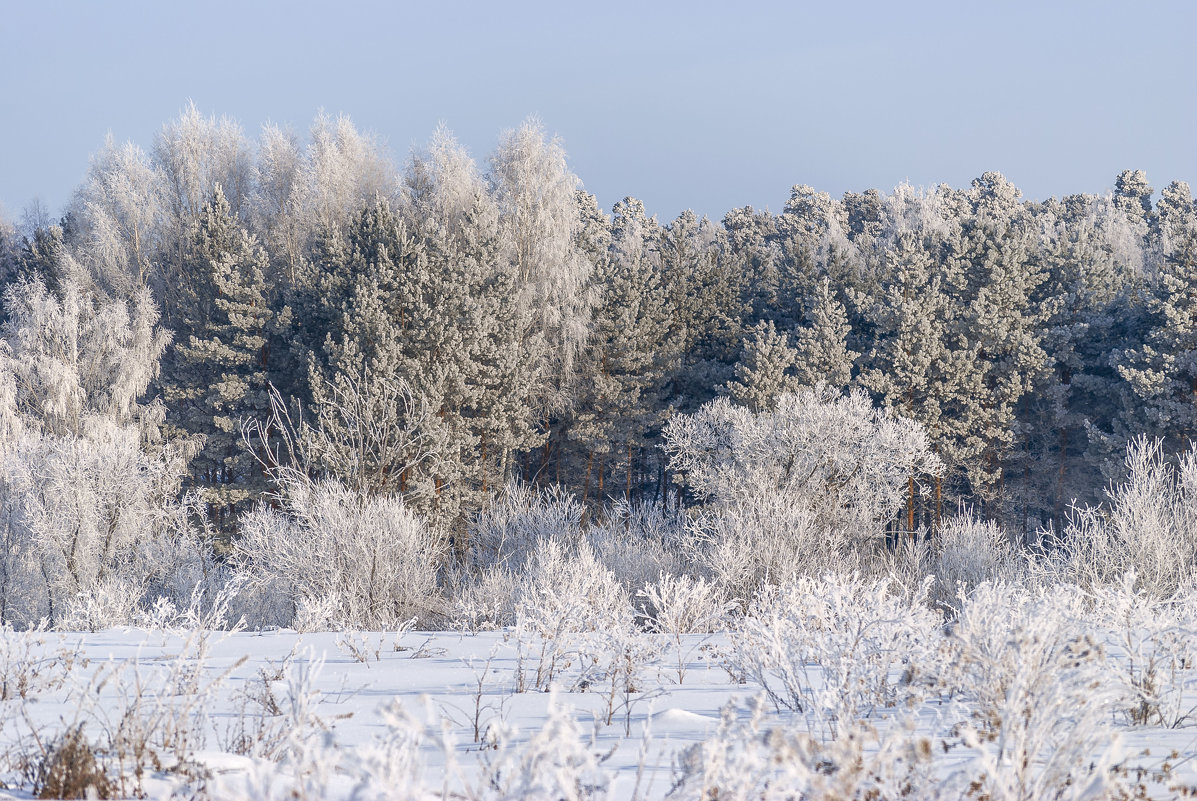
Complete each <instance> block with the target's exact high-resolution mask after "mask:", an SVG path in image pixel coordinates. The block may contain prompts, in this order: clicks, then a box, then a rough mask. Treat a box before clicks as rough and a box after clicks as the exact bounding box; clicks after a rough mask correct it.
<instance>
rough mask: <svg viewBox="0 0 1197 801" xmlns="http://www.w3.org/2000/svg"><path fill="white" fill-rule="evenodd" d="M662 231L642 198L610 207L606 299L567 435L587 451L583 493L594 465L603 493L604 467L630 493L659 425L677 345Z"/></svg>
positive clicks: (602, 269) (603, 266) (601, 276)
mask: <svg viewBox="0 0 1197 801" xmlns="http://www.w3.org/2000/svg"><path fill="white" fill-rule="evenodd" d="M589 202H591V203H592V202H593V201H589ZM591 216H593V215H591ZM659 235H660V229H659V227H658V225H657V222H656V219H655V218H650V217H648V216H647V215H646V213H645V211H644V204H643V203H641V202H640V201H639V200H636V199H634V198H625V199H624V200H622V201H620V202H619V203H617V204H616V205H615V209H614V216H613V219H612V222H611V233H610V241H611V247H610V253H609V256H608V257H607V258H606V259H605V260H604V261H602V262H600V264H599V273H598V280H599V282H600V284H601V285H602V287H603V296H602V299H601V300H600V302H599V306H598V307H597V308H596V309H595V312H594V315H593V322H592V330H591V333H590V340H589V343H588V346H587V357H588V358H587V360H588V361H589V362H590V363H591V364H592V365H593V367H594V370H595V372H594V374H593V375H592V376H591V378H590V380H589V381H588V382H587V383H586V384H585V385H584V387H583V388H582V390H581V393H580V402H579V411H578V413H577V417H576V419H575V421H574V425H573V430H572V431H571V434H570V436H572V437H573V438H574V439H576V440H578V441H580V442H581V443H582V444H583V445H584V446H585V447H586V449H587V469H586V479H585V482H584V489H583V494H584V495H588V494H589V490H590V479H591V475H592V474H593V473H594V472H595V471H596V469H597V482H596V483H597V489H598V493H599V495H600V496H601V495H602V493H603V492H604V491H605V484H604V480H605V479H604V476H605V473H606V471H607V469H608V468H610V470H611V472H614V471H615V470H616V465H619V466H620V468H621V469H622V472H623V474H624V476H623V477H624V479H625V481H624V495H625V497H630V496H631V494H632V491H633V488H634V485H635V483H636V479H635V474H636V471H637V469H638V466H639V465H638V461H639V460H638V457H639V456H640V454H641V451H642V449H644V448H645V447H646V446H647V445H648V444H649V441H650V438H651V437H652V436H653V435H654V434H655V433H656V431H657V430H658V429H659V427H660V425H661V424H662V423H663V422H664V417H665V412H664V403H663V398H664V393H665V391H666V381H667V380H668V377H669V376H670V375H671V374H672V373H673V371H674V370H675V369H676V359H677V358H678V350H677V343H676V341H674V340H672V338H671V336H670V334H671V323H672V317H671V309H670V303H669V297H668V293H667V290H666V289H665V287H664V286H663V285H662V271H661V262H660V256H659V253H658V252H657V241H658V237H659ZM596 458H597V466H596V465H595V460H596Z"/></svg>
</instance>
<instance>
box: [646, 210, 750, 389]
mask: <svg viewBox="0 0 1197 801" xmlns="http://www.w3.org/2000/svg"><path fill="white" fill-rule="evenodd" d="M726 239H727V236H726V233H725V232H723V231H721V230H720V229H719V228H718V227H717V226H716V225H714V224H713V223H712V222H711V221H710V220H708V219H706V218H705V217H704V218H702V219H699V218H698V217H697V216H696V215H695V214H694V212H692V211H689V210H687V211H684V212H682V213H681V214H680V215H678V217H677V219H675V220H674V221H673V222H672V223H670V224H669V225H667V226H666V227H665V228H664V229H663V230H662V232H661V236H660V238H659V242H660V244H659V249H660V258H661V269H662V273H663V282H664V285H665V289H666V290H667V291H668V292H669V297H670V308H671V309H672V315H673V321H672V329H673V336H674V337H675V341H676V343H677V347H678V348H679V350H680V351H681V360H680V362H679V364H678V371H677V375H676V377H675V378H674V380H673V388H672V398H671V403H672V404H673V405H674V407H675V408H678V409H679V410H681V411H693V410H694V409H696V408H697V407H698V406H700V405H702V404H703V403H705V402H706V401H708V400H710V399H711V398H712V397H714V395H715V393H716V391H717V389H718V387H719V386H720V385H722V384H724V383H725V382H726V381H727V380H728V379H730V378H731V376H732V371H731V368H732V364H733V363H734V361H735V358H736V354H737V352H738V349H739V347H740V340H741V338H742V325H743V322H742V321H743V318H744V314H745V310H746V309H745V304H744V301H743V294H744V286H743V284H744V279H745V276H744V274H743V273H742V272H741V270H740V264H739V263H738V261H737V260H736V259H734V258H732V257H731V256H730V255H729V253H728V247H727V241H726Z"/></svg>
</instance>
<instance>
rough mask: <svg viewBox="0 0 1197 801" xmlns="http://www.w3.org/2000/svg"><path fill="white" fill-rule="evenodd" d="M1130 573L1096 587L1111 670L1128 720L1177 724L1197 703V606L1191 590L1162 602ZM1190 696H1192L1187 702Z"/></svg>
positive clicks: (1096, 613)
mask: <svg viewBox="0 0 1197 801" xmlns="http://www.w3.org/2000/svg"><path fill="white" fill-rule="evenodd" d="M1136 583H1137V582H1136V578H1135V575H1134V574H1133V573H1128V574H1127V575H1126V576H1125V577H1124V578H1123V580H1122V582H1121V583H1119V584H1114V585H1111V586H1108V587H1102V588H1099V589H1097V590H1095V591H1094V605H1095V609H1094V613H1093V619H1094V622H1095V623H1096V624H1098V625H1101V626H1102V627H1103V628H1105V630H1106V636H1107V646H1108V648H1109V656H1110V658H1109V660H1108V662H1109V670H1110V672H1111V674H1112V675H1113V676H1114V678H1115V679H1116V681H1117V683H1118V685H1119V689H1120V691H1121V706H1122V709H1123V714H1124V715H1125V717H1126V719H1127V721H1128V722H1129V723H1130V724H1132V725H1136V726H1163V727H1165V728H1176V727H1178V726H1182V725H1184V724H1185V723H1186V722H1188V721H1190V720H1192V718H1193V716H1194V714H1195V713H1197V705H1194V703H1193V701H1192V695H1191V691H1192V689H1193V688H1194V687H1197V605H1195V604H1194V598H1193V596H1192V595H1191V594H1189V595H1187V596H1185V597H1180V598H1175V599H1169V600H1160V599H1158V598H1155V597H1153V596H1151V595H1149V594H1148V593H1147V592H1146V591H1145V590H1142V589H1138V590H1136V589H1135V585H1136ZM1186 695H1187V696H1188V700H1186Z"/></svg>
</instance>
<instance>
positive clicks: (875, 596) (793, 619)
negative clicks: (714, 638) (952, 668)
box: [732, 575, 942, 733]
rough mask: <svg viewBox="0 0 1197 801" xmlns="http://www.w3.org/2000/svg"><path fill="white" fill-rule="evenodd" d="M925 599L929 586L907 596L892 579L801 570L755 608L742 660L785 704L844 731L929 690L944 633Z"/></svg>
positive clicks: (742, 632) (738, 635)
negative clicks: (819, 574) (927, 684)
mask: <svg viewBox="0 0 1197 801" xmlns="http://www.w3.org/2000/svg"><path fill="white" fill-rule="evenodd" d="M925 600H926V586H925V585H924V587H923V590H922V592H920V593H918V595H917V596H916V597H915V598H913V599H906V598H903V597H902V596H901V595H899V594H896V593H895V592H893V589H892V587H891V584H890V581H889V580H887V579H864V578H861V577H860V576H858V575H853V576H836V575H828V576H825V577H824V578H821V579H812V578H809V577H805V576H798V577H795V578H794V579H793V580H791V581H789V582H786V583H785V584H782V585H780V586H770V587H768V588H766V589H764V590H763V591H762V592H761V595H760V596H759V597H758V598H757V599H756V600H755V601H754V602H753V603H752V604H751V605H750V606H749V607H748V611H747V613H746V614H745V616H744V618H743V619H742V620H741V621H740V624H739V626H738V627H737V628H736V630H735V631H734V632H733V634H732V646H733V657H732V658H733V660H734V663H735V665H736V667H737V668H738V669H739V670H740V671H742V673H743V674H744V675H745V676H746V677H748V678H749V679H750V680H752V681H753V682H755V683H756V684H759V685H760V686H761V687H762V689H763V690H764V691H765V693H766V694H767V695H768V697H769V698H770V699H771V700H772V701H773V703H774V705H775V706H776V707H778V708H782V707H784V708H786V709H790V710H793V711H795V712H799V713H803V714H804V715H806V717H807V724H808V726H810V727H811V728H812V729H813V730H827V731H829V732H832V733H835V732H837V731H838V730H839V729H841V728H842V727H844V726H847V725H849V722H850V721H852V720H854V719H855V718H857V717H862V716H869V715H871V714H873V713H874V712H876V711H878V710H883V709H886V708H892V707H895V706H899V705H904V704H906V703H912V702H915V701H917V700H919V699H920V698H921V697H923V696H924V695H925V693H926V689H925V682H926V677H927V676H929V675H930V674H932V673H933V672H934V667H935V665H936V662H937V659H938V656H939V649H940V640H941V637H942V635H941V634H940V616H939V615H938V613H936V612H933V611H931V610H930V609H929V608H928V607H927V606H926V604H925Z"/></svg>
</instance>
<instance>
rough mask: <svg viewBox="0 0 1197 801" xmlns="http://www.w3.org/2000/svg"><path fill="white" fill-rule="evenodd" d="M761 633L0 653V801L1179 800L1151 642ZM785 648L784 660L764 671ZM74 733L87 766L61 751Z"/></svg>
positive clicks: (1183, 719)
mask: <svg viewBox="0 0 1197 801" xmlns="http://www.w3.org/2000/svg"><path fill="white" fill-rule="evenodd" d="M806 589H809V588H806ZM854 589H855V591H856V592H858V593H859V590H860V588H859V587H856V588H854ZM783 600H784V599H783ZM864 600H867V599H864ZM992 600H993V599H990V601H992ZM832 602H834V598H832ZM1058 605H1059V604H1058V603H1057V604H1056V608H1058ZM770 611H771V612H772V613H774V614H783V613H784V609H783V608H781V607H773V608H772V609H771V610H770V609H764V610H758V612H761V615H760V617H759V619H757V620H756V621H754V622H752V623H748V622H742V623H740V624H738V625H736V626H734V630H729V631H728V632H721V633H718V634H708V635H703V634H684V635H669V634H649V633H639V634H633V635H630V636H624V637H622V638H620V640H619V643H618V646H617V647H616V648H614V649H612V646H611V643H610V641H609V640H608V639H606V635H604V634H603V633H601V632H591V633H589V634H584V635H582V634H579V635H577V636H574V637H570V638H562V641H561V642H554V641H551V640H542V639H540V638H539V637H535V636H532V635H530V634H528V633H523V635H522V636H521V633H520V632H519V631H518V630H512V629H508V630H503V631H491V632H478V633H457V632H434V633H430V632H420V631H411V630H409V631H403V632H389V633H381V634H379V633H308V634H299V633H296V632H294V631H291V630H280V631H270V632H263V633H252V632H245V631H241V632H233V633H229V632H221V631H205V630H194V631H178V630H170V629H166V628H162V629H149V630H147V629H113V630H107V631H101V632H96V633H87V634H69V633H60V632H29V633H22V632H13V631H11V630H9V631H5V632H4V633H3V638H2V639H0V694H2V696H3V699H4V700H3V701H2V702H0V714H2V715H3V732H2V736H3V748H2V749H0V754H2V755H3V760H4V764H3V769H4V771H5V772H4V774H3V777H2V778H3V781H4V786H5V787H7V788H9V789H7V790H6V791H3V792H0V797H4V798H29V797H31V793H33V792H36V791H38V790H45V789H47V788H52V787H54V785H53V781H55V780H56V779H55V778H54V777H55V776H58V777H62V776H67V777H68V778H69V777H70V776H72V775H73V774H72V773H71V771H72V770H77V769H78V765H79V764H80V763H86V762H87V760H88V758H86V757H81V756H80V753H81V752H82V751H91V752H93V753H94V756H95V758H96V759H97V760H98V761H97V763H96V765H95V769H96V770H99V771H102V772H103V773H104V774H106V776H107V777H108V778H107V781H108V782H109V783H110V786H109V787H107V788H106V789H107V791H108V793H110V797H118V798H124V797H149V798H168V797H186V798H213V799H241V798H245V799H250V798H253V799H283V798H303V799H322V798H354V799H383V798H402V799H407V798H410V799H425V798H455V799H456V798H466V799H516V798H519V799H524V798H541V799H573V798H610V799H631V798H643V799H659V798H686V799H690V798H695V799H698V798H704V799H708V798H718V799H720V801H725V799H731V798H744V799H747V798H795V797H806V798H823V797H835V798H895V797H911V798H931V797H942V798H970V797H977V798H994V799H1005V798H1025V799H1032V798H1049V797H1050V798H1102V797H1118V796H1119V795H1120V794H1121V793H1124V792H1129V793H1132V794H1134V793H1143V794H1144V795H1146V796H1148V797H1153V798H1169V797H1176V796H1178V795H1181V794H1185V793H1186V792H1191V791H1189V790H1187V788H1191V787H1193V786H1194V785H1197V765H1195V764H1194V763H1195V761H1197V760H1195V756H1197V728H1193V724H1194V720H1193V719H1192V717H1191V716H1190V715H1189V714H1188V712H1189V711H1191V710H1192V709H1193V707H1194V706H1197V671H1195V670H1194V669H1193V663H1192V661H1182V662H1181V663H1171V664H1169V665H1168V666H1167V668H1168V669H1167V670H1154V669H1151V670H1149V669H1148V666H1147V665H1146V664H1144V663H1140V664H1137V665H1136V661H1135V660H1142V659H1143V658H1144V657H1146V658H1147V659H1148V660H1149V661H1150V660H1154V661H1155V662H1157V663H1158V665H1157V666H1158V667H1164V658H1165V656H1166V655H1165V653H1164V650H1163V647H1162V646H1161V645H1159V643H1158V642H1157V643H1156V644H1155V645H1151V646H1150V647H1147V648H1145V647H1141V646H1135V645H1134V643H1131V644H1129V645H1127V644H1126V643H1125V642H1124V641H1120V639H1119V636H1118V634H1117V632H1116V630H1114V629H1108V630H1107V631H1106V634H1105V637H1104V641H1103V642H1098V641H1097V640H1096V638H1095V635H1089V636H1088V637H1086V636H1085V635H1084V634H1081V635H1080V636H1074V635H1075V632H1074V633H1070V634H1068V635H1067V636H1064V637H1062V638H1055V639H1053V638H1052V634H1051V632H1052V628H1051V626H1050V625H1046V626H1042V627H1039V626H1038V624H1036V625H1035V626H1032V627H1031V628H1032V629H1034V630H1033V631H1032V632H1031V633H1030V634H1027V636H1024V634H1026V630H1025V629H1023V630H1020V629H1018V628H1017V627H1016V626H1009V625H1008V624H1009V623H1010V615H1009V614H1008V613H1007V611H1006V610H1002V609H1001V608H1000V607H998V608H997V609H995V613H996V615H997V617H998V618H1005V620H1000V619H997V620H995V619H987V620H982V619H971V620H970V619H969V618H968V616H967V615H964V616H962V617H961V619H960V620H959V621H957V622H956V623H955V624H954V628H955V629H958V631H949V630H947V629H944V628H943V627H942V625H939V624H938V623H935V626H936V628H935V631H936V632H937V634H936V635H935V638H934V639H935V641H934V642H921V643H920V642H914V641H913V640H912V641H910V642H909V643H908V644H907V646H902V647H903V648H907V647H908V648H909V653H892V650H893V648H892V647H893V646H895V645H897V644H898V643H899V641H900V639H901V637H903V636H906V633H909V632H910V631H915V629H917V624H918V621H915V623H916V625H915V626H913V627H912V626H907V627H906V628H902V627H901V626H897V627H895V624H896V623H898V622H899V621H893V620H889V621H886V620H883V619H881V618H880V617H879V618H878V619H877V620H874V621H868V620H858V621H856V622H857V623H858V624H859V625H854V624H851V621H849V619H848V618H846V617H843V616H840V617H837V618H836V619H835V620H832V621H827V620H824V621H822V623H821V630H822V631H823V632H824V633H825V634H826V633H827V632H837V631H838V632H839V633H841V634H843V633H847V634H848V635H849V636H848V637H846V638H841V639H834V642H832V645H833V646H834V647H833V648H832V649H828V650H824V651H823V652H822V655H821V656H819V658H818V659H817V660H816V659H813V658H812V656H811V655H812V654H814V653H815V652H816V651H817V649H818V648H819V647H824V646H826V645H827V643H828V642H831V641H830V640H827V639H824V640H822V641H821V642H822V646H821V645H819V643H818V642H816V640H815V639H811V638H809V637H806V636H805V635H804V634H803V632H801V631H797V630H790V631H787V630H786V629H785V628H784V626H782V625H780V624H779V620H780V619H779V618H777V617H774V618H773V619H772V622H770V619H769V617H768V614H766V613H768V612H770ZM808 611H809V610H808ZM879 611H882V612H884V611H885V610H884V609H881V610H879ZM1029 611H1030V613H1031V614H1032V615H1033V616H1035V617H1038V618H1039V619H1040V620H1041V621H1042V620H1046V619H1048V618H1050V617H1051V615H1050V614H1044V613H1043V609H1032V610H1029ZM916 617H917V615H916ZM845 622H847V623H849V625H840V624H843V623H845ZM1049 622H1050V621H1049ZM1002 626H1006V628H1002ZM995 631H997V632H999V636H997V637H992V636H990V635H991V634H992V633H993V632H995ZM1002 631H1006V632H1010V631H1014V632H1016V634H1015V635H1013V636H1007V637H1006V638H1005V639H1003V636H1002V635H1001V634H1000V632H1002ZM1142 631H1143V632H1144V636H1145V637H1147V636H1149V635H1150V627H1148V628H1145V629H1142ZM775 635H777V636H775ZM829 636H830V635H829ZM771 638H772V639H771ZM566 639H568V643H566V642H565V640H566ZM1160 642H1162V641H1160ZM546 645H547V646H548V648H547V649H546V648H544V646H546ZM1181 645H1182V646H1183V647H1184V648H1188V647H1190V646H1188V644H1187V643H1182V644H1181ZM558 646H560V647H558ZM798 646H802V647H803V648H806V649H807V651H805V652H804V654H803V655H796V654H791V656H792V657H793V658H792V659H790V660H788V661H787V659H786V658H784V657H782V655H781V652H780V651H778V650H777V649H779V648H780V649H785V648H795V647H798ZM986 649H988V650H986ZM887 651H890V653H887ZM879 657H881V658H879ZM890 657H892V658H890ZM937 660H940V661H939V662H938V663H937ZM816 662H817V663H816ZM550 670H551V671H552V672H553V674H554V675H553V678H552V680H551V681H549V680H548V672H549V671H550ZM1136 671H1138V672H1136ZM538 673H539V674H540V675H539V677H538V675H537V674H538ZM920 673H921V674H922V675H912V674H920ZM1136 677H1138V678H1140V679H1144V681H1140V682H1139V683H1140V684H1141V685H1143V684H1146V681H1147V680H1150V681H1152V682H1155V683H1156V685H1157V686H1156V687H1155V688H1154V689H1153V690H1152V692H1153V693H1155V694H1154V695H1153V696H1151V698H1154V699H1155V701H1156V702H1157V703H1156V707H1157V708H1158V709H1159V710H1160V711H1161V715H1160V716H1157V717H1154V718H1152V717H1151V716H1150V715H1148V716H1147V717H1148V718H1149V719H1146V720H1143V721H1136V720H1135V719H1134V716H1133V708H1132V707H1133V704H1131V705H1128V704H1127V700H1128V699H1129V700H1131V701H1135V700H1136V698H1137V700H1138V701H1143V699H1144V698H1146V696H1142V695H1141V696H1137V697H1136V698H1132V697H1131V696H1130V695H1128V694H1127V693H1126V688H1125V687H1123V686H1122V684H1120V682H1122V683H1123V684H1125V681H1124V680H1130V681H1131V682H1132V683H1133V681H1134V680H1136ZM970 682H971V683H973V684H974V686H972V687H971V688H970V687H969V684H970ZM537 684H540V685H541V687H542V688H543V687H549V688H550V689H548V690H547V691H546V690H545V689H537ZM766 687H768V688H769V690H770V692H769V693H768V694H766V693H763V692H762V691H763V689H764V688H766ZM1169 693H1171V695H1169ZM849 715H851V719H849ZM1169 715H1171V718H1170V717H1169ZM1172 724H1175V727H1172ZM78 727H81V731H82V733H83V734H82V737H81V738H78V742H80V743H85V744H86V747H85V748H80V749H76V750H75V751H71V750H70V749H68V748H64V747H63V743H65V742H67V740H69V739H70V738H66V739H63V738H62V735H63V733H64V732H70V731H72V730H74V729H76V728H78ZM63 754H68V757H65V758H64V757H63V756H62V755H63ZM68 763H70V765H74V767H71V766H70V765H69V764H68ZM56 770H57V773H55V771H56ZM50 792H53V791H52V790H50Z"/></svg>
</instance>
